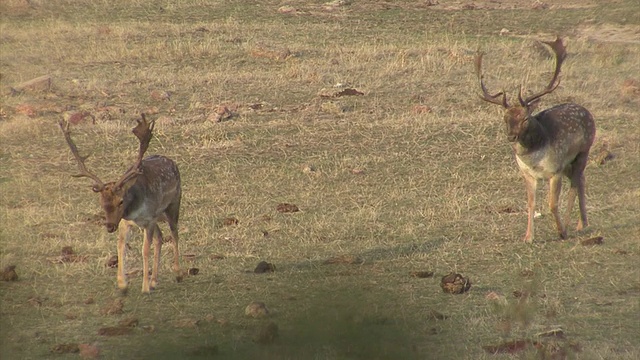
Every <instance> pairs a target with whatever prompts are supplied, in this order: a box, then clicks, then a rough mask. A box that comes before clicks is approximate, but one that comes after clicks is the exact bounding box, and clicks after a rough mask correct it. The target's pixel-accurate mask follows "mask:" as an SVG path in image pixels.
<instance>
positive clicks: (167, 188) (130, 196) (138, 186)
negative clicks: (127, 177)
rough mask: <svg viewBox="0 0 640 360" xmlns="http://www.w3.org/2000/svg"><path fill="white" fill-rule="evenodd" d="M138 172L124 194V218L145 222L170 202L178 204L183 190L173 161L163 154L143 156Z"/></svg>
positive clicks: (157, 214)
mask: <svg viewBox="0 0 640 360" xmlns="http://www.w3.org/2000/svg"><path fill="white" fill-rule="evenodd" d="M139 171H140V173H139V175H138V176H137V177H136V178H135V182H134V183H133V184H132V185H131V186H130V187H129V188H128V189H127V190H126V192H125V194H124V198H123V202H124V214H123V218H124V219H126V220H131V221H133V222H135V223H136V224H137V225H138V226H146V225H147V224H149V223H150V222H151V221H155V220H157V219H158V218H159V217H161V216H162V214H163V212H164V211H165V210H166V209H167V207H168V206H169V205H171V204H176V205H178V206H179V204H180V200H181V196H182V190H181V185H180V172H179V171H178V166H177V165H176V163H175V162H174V161H173V160H171V159H169V158H167V157H165V156H162V155H152V156H149V157H146V158H144V159H143V160H142V162H141V163H140V167H139Z"/></svg>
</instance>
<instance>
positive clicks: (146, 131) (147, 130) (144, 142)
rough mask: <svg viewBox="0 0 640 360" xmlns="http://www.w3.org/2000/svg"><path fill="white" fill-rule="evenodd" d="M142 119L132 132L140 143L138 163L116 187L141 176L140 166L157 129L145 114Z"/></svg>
mask: <svg viewBox="0 0 640 360" xmlns="http://www.w3.org/2000/svg"><path fill="white" fill-rule="evenodd" d="M140 117H141V119H140V120H137V121H138V125H136V127H134V128H133V130H132V132H133V134H134V135H135V136H136V137H137V138H138V140H139V141H140V147H139V148H138V158H137V159H136V162H135V163H134V164H133V165H132V166H131V167H130V168H129V170H127V172H126V173H124V174H123V175H122V177H121V178H120V180H118V181H117V182H116V185H115V186H116V187H121V186H122V185H124V184H125V183H126V182H127V181H129V180H131V179H132V178H134V177H136V176H138V175H140V164H141V163H142V158H143V157H144V154H145V153H146V152H147V149H148V148H149V142H150V141H151V138H152V137H153V128H154V127H155V121H154V120H151V121H148V120H147V117H146V116H145V114H144V113H142V114H140Z"/></svg>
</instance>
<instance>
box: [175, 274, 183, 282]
mask: <svg viewBox="0 0 640 360" xmlns="http://www.w3.org/2000/svg"><path fill="white" fill-rule="evenodd" d="M182 280H184V277H183V276H182V275H176V282H182Z"/></svg>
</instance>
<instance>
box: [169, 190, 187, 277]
mask: <svg viewBox="0 0 640 360" xmlns="http://www.w3.org/2000/svg"><path fill="white" fill-rule="evenodd" d="M165 215H166V217H167V222H168V223H169V229H170V230H171V237H172V238H173V272H174V274H175V275H176V281H177V282H181V281H182V279H183V276H182V271H181V270H180V250H179V248H178V218H179V215H180V202H179V201H178V202H177V203H175V204H171V205H169V207H168V208H167V210H166V211H165Z"/></svg>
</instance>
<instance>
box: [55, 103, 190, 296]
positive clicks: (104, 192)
mask: <svg viewBox="0 0 640 360" xmlns="http://www.w3.org/2000/svg"><path fill="white" fill-rule="evenodd" d="M153 127H154V122H153V121H147V119H146V117H145V115H144V114H142V116H141V119H140V120H138V125H137V126H136V127H135V128H133V134H134V135H135V136H136V137H137V138H138V140H139V142H140V146H139V149H138V157H137V159H136V162H135V163H134V164H133V165H132V166H131V167H130V168H129V169H128V170H127V171H126V172H125V173H124V174H123V175H122V176H121V177H120V179H119V180H118V181H115V182H108V183H105V182H103V181H102V180H100V178H98V176H96V175H95V174H93V173H92V172H90V171H89V170H87V168H86V166H85V163H84V162H85V160H86V159H87V158H88V156H85V157H82V156H80V154H79V153H78V148H77V147H76V145H75V143H74V142H73V141H72V140H71V132H70V130H69V123H65V122H64V121H62V120H61V121H60V128H61V129H62V132H63V134H64V137H65V140H66V141H67V144H68V145H69V148H70V149H71V153H72V154H73V156H74V157H75V160H76V162H77V163H78V168H79V170H80V172H79V173H78V174H77V175H73V176H74V177H87V178H89V179H91V180H93V182H94V184H93V187H92V189H93V191H94V192H97V193H99V194H100V206H101V207H102V209H103V210H104V212H105V218H106V221H105V227H106V228H107V232H109V233H113V232H115V231H116V230H118V229H119V233H118V274H117V280H118V288H120V290H121V291H122V292H126V290H127V278H126V275H125V274H126V273H125V250H126V244H127V243H128V242H129V240H130V238H131V228H132V227H133V225H137V226H138V227H139V228H140V229H142V230H143V233H144V243H143V245H142V259H143V267H142V269H143V270H142V275H143V277H142V292H143V293H149V292H150V291H151V289H153V288H155V287H156V285H157V283H158V267H159V263H160V249H161V247H162V242H163V239H162V232H161V231H160V227H159V226H158V222H159V221H161V220H165V221H167V222H168V223H169V229H170V230H171V235H172V237H173V245H174V246H173V271H174V272H175V274H176V280H177V281H178V282H179V281H181V280H182V273H181V271H180V263H179V257H180V255H179V251H178V217H179V214H180V199H181V189H180V172H179V171H178V167H177V165H176V163H175V162H173V160H171V159H169V158H167V157H164V156H161V155H151V156H148V157H146V158H143V156H144V153H145V152H146V151H147V148H148V147H149V141H150V140H151V137H152V132H153ZM152 240H153V245H154V261H153V272H152V275H151V282H149V252H150V246H151V241H152Z"/></svg>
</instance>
